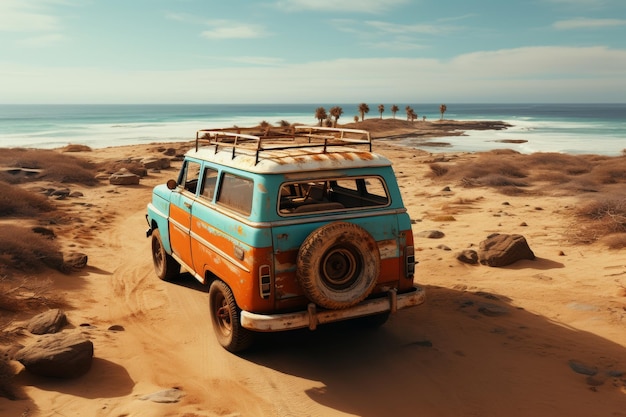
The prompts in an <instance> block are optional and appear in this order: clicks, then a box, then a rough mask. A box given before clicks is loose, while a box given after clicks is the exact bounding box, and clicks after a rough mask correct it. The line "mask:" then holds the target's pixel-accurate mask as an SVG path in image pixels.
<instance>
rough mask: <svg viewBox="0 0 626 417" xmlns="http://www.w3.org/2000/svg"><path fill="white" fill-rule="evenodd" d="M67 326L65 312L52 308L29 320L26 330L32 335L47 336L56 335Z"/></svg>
mask: <svg viewBox="0 0 626 417" xmlns="http://www.w3.org/2000/svg"><path fill="white" fill-rule="evenodd" d="M66 324H67V317H66V315H65V312H63V311H62V310H59V309H58V308H54V309H52V310H48V311H44V312H43V313H41V314H37V315H36V316H35V317H33V318H32V319H30V321H29V322H28V324H27V325H26V329H27V330H28V331H29V332H31V333H32V334H48V333H57V332H58V331H59V330H61V329H62V328H63V326H65V325H66Z"/></svg>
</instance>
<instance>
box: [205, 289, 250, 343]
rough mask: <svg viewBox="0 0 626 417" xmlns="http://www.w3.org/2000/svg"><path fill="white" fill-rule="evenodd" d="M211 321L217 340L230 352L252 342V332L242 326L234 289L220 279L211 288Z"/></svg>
mask: <svg viewBox="0 0 626 417" xmlns="http://www.w3.org/2000/svg"><path fill="white" fill-rule="evenodd" d="M209 306H210V309H211V321H212V322H213V330H214V331H215V336H216V337H217V341H218V342H219V343H220V345H222V347H223V348H224V349H226V350H228V351H229V352H240V351H242V350H245V349H246V348H248V347H250V345H251V344H252V332H250V331H249V330H248V329H244V328H243V327H241V322H240V317H241V310H240V309H239V307H238V306H237V303H236V302H235V296H234V295H233V292H232V290H231V289H230V288H229V287H228V285H226V283H224V282H223V281H220V280H215V281H213V282H212V283H211V287H210V289H209Z"/></svg>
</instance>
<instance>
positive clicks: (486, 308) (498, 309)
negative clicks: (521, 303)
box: [478, 303, 509, 317]
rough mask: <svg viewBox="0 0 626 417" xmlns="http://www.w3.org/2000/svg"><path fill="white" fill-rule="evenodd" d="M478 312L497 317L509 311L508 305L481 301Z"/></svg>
mask: <svg viewBox="0 0 626 417" xmlns="http://www.w3.org/2000/svg"><path fill="white" fill-rule="evenodd" d="M478 312H479V313H481V314H483V315H485V316H489V317H497V316H503V315H505V314H507V313H508V312H509V310H508V309H507V308H506V307H503V306H499V305H495V304H489V303H481V304H480V305H479V306H478Z"/></svg>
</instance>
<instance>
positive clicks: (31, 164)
mask: <svg viewBox="0 0 626 417" xmlns="http://www.w3.org/2000/svg"><path fill="white" fill-rule="evenodd" d="M0 166H5V167H19V168H28V169H40V170H42V173H41V174H40V176H39V177H22V178H21V182H24V181H29V180H33V179H39V178H41V177H45V178H46V179H48V180H52V181H61V182H71V183H80V184H88V185H91V184H94V183H95V165H94V164H93V163H91V162H89V161H86V160H84V159H82V158H78V157H75V156H71V155H67V154H62V153H59V152H56V151H53V150H47V149H23V148H9V149H3V151H2V153H1V154H0Z"/></svg>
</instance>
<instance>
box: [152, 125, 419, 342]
mask: <svg viewBox="0 0 626 417" xmlns="http://www.w3.org/2000/svg"><path fill="white" fill-rule="evenodd" d="M274 129H275V128H274ZM257 131H259V129H257ZM251 133H253V132H250V131H248V133H245V131H244V130H241V129H221V130H200V131H198V132H197V134H196V146H195V148H194V149H192V150H190V151H188V152H187V153H186V155H185V159H184V162H183V165H182V169H181V171H180V174H179V176H178V179H177V180H170V181H168V183H167V184H163V185H159V186H157V187H155V188H154V191H153V196H152V201H151V202H150V203H149V204H148V207H147V215H146V218H147V221H148V224H149V229H148V231H147V236H148V237H151V239H152V257H153V261H154V267H155V270H156V274H157V275H158V277H159V278H161V279H163V280H170V279H173V278H175V277H176V276H177V275H178V274H179V273H180V267H181V266H182V267H184V268H185V269H186V270H187V271H188V272H190V273H191V274H193V275H194V276H195V277H196V278H197V279H198V280H199V281H200V282H202V283H204V284H207V285H209V286H210V287H209V306H210V314H211V318H212V323H213V328H214V330H215V334H216V336H217V339H218V341H219V343H220V344H221V345H222V346H223V347H224V348H226V349H227V350H229V351H231V352H236V351H241V350H243V349H246V348H247V347H249V346H250V344H251V341H252V336H253V335H254V333H255V332H275V331H283V330H290V329H297V328H306V327H308V328H309V329H311V330H314V329H315V328H316V327H317V326H318V325H319V324H323V323H329V322H334V321H339V320H346V319H355V318H362V319H361V320H365V321H369V322H371V323H372V324H376V325H380V324H383V323H384V322H385V321H386V319H387V317H388V316H389V314H390V313H393V312H395V311H397V310H398V309H402V308H406V307H411V306H415V305H419V304H421V303H422V302H423V301H424V298H425V296H424V291H423V290H422V289H421V288H419V287H417V286H416V285H414V283H413V277H414V272H415V264H416V262H415V253H414V247H413V234H412V231H411V221H410V219H409V216H408V213H407V210H406V209H405V207H404V205H403V202H402V197H401V195H400V190H399V188H398V184H397V181H396V177H395V175H394V172H393V170H392V167H391V162H390V161H389V160H388V159H386V158H384V157H383V156H381V155H378V154H376V153H374V152H372V141H371V138H370V135H369V133H368V132H367V131H363V130H355V129H336V128H321V127H310V126H296V127H291V128H290V129H289V130H288V131H259V132H258V133H257V134H251Z"/></svg>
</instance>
